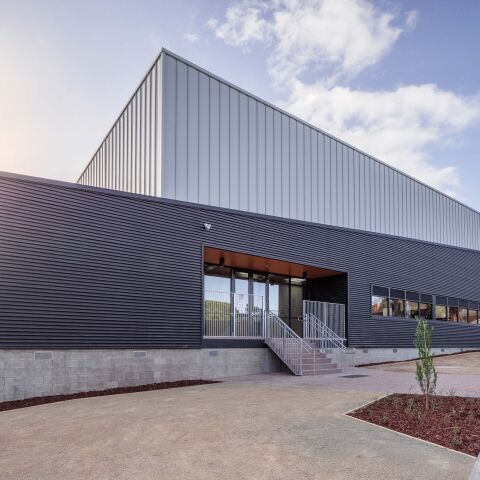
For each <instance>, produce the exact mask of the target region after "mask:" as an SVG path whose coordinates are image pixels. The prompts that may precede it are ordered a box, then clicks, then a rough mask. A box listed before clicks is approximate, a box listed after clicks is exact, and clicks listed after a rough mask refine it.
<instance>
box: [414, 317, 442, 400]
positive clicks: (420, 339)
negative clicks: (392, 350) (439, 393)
mask: <svg viewBox="0 0 480 480" xmlns="http://www.w3.org/2000/svg"><path fill="white" fill-rule="evenodd" d="M432 332H433V327H429V326H428V322H427V320H425V319H420V318H418V319H417V330H416V333H415V342H414V343H415V346H416V347H417V349H418V357H419V360H418V361H417V373H416V376H417V382H418V385H419V386H420V388H421V390H422V392H423V394H424V395H425V409H426V410H428V406H429V405H428V403H429V402H428V400H429V397H430V395H435V388H436V386H437V371H436V370H435V366H434V365H433V354H432Z"/></svg>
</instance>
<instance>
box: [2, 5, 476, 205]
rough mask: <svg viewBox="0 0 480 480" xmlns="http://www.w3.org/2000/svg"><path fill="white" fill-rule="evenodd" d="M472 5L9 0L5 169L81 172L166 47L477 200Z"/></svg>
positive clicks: (56, 174) (64, 174) (66, 175)
mask: <svg viewBox="0 0 480 480" xmlns="http://www.w3.org/2000/svg"><path fill="white" fill-rule="evenodd" d="M479 19H480V3H479V2H477V1H460V2H438V1H431V2H429V1H422V2H414V1H396V2H390V1H380V2H369V1H367V0H274V1H272V2H269V3H265V2H263V3H262V2H258V1H255V0H234V1H229V2H223V1H198V0H197V1H179V2H167V1H165V2H159V1H156V2H154V1H135V2H133V1H107V0H105V1H101V2H100V1H99V2H92V1H82V2H73V1H71V2H70V1H65V0H64V1H50V0H44V1H42V2H38V1H32V2H29V1H18V0H17V1H10V0H8V1H7V0H0V65H1V67H0V68H1V72H2V73H1V75H0V170H4V171H11V172H18V173H24V174H29V175H35V176H41V177H47V178H55V179H62V180H67V181H75V180H76V178H77V176H78V174H79V173H80V172H81V170H82V169H83V167H84V165H85V164H86V162H87V161H88V159H89V158H90V156H91V155H92V153H93V152H94V150H95V149H96V147H97V146H98V144H99V142H100V140H101V138H102V137H103V136H104V135H105V133H106V132H107V130H108V128H109V127H110V126H111V125H112V123H113V121H114V120H115V117H116V116H117V114H118V113H119V112H120V110H121V109H122V107H123V106H124V104H125V102H126V101H127V99H128V97H129V95H130V94H131V93H132V91H133V89H134V88H135V86H136V85H137V84H138V82H139V81H140V79H141V78H142V76H143V74H144V73H145V71H146V69H147V68H148V66H149V65H150V64H151V62H152V61H153V60H154V58H155V56H156V55H157V53H158V51H159V49H160V48H161V47H162V46H164V47H166V48H168V49H170V50H172V51H174V52H176V53H178V54H179V55H182V56H184V57H186V58H188V59H189V60H191V61H193V62H194V63H197V64H199V65H200V66H202V67H204V68H206V69H208V70H210V71H212V72H214V73H216V74H218V75H220V76H221V77H224V78H226V79H227V80H229V81H231V82H233V83H235V84H237V85H239V86H241V87H243V88H245V89H246V90H248V91H251V92H252V93H254V94H256V95H258V96H260V97H262V98H265V99H266V100H269V101H271V102H273V103H275V104H278V105H280V106H281V107H283V108H285V109H286V110H288V111H291V112H292V113H295V114H297V115H298V116H300V117H302V118H304V119H305V120H307V121H310V122H311V123H313V124H315V125H316V126H318V127H320V128H322V129H324V130H326V131H328V132H330V133H333V134H335V135H337V136H339V137H340V138H343V139H345V140H347V141H348V142H350V143H352V144H354V145H356V146H358V147H359V148H362V149H363V150H366V151H368V152H369V153H372V154H373V155H375V156H377V157H379V158H380V159H382V160H383V161H385V162H387V163H391V164H393V165H395V166H396V167H398V168H400V169H402V170H405V171H407V172H408V173H410V174H411V175H413V176H415V177H417V178H420V179H421V180H423V181H425V182H426V183H429V184H431V185H433V186H435V187H436V188H438V189H440V190H442V191H445V192H447V193H449V194H451V195H454V196H456V197H457V198H459V199H460V200H462V201H464V202H466V203H467V204H469V205H471V206H473V207H474V208H476V209H477V210H478V209H480V198H479V196H478V195H477V190H478V187H477V184H478V180H477V175H479V174H480V163H479V155H478V153H477V152H478V151H479V150H480V148H479V147H480V135H479V134H480V95H479V91H480V86H479V78H480V66H479V62H478V50H479V46H480V30H479V29H478V27H477V25H478V20H479Z"/></svg>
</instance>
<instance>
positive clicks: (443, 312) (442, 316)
mask: <svg viewBox="0 0 480 480" xmlns="http://www.w3.org/2000/svg"><path fill="white" fill-rule="evenodd" d="M435 318H436V319H437V320H446V319H447V307H446V306H445V305H435Z"/></svg>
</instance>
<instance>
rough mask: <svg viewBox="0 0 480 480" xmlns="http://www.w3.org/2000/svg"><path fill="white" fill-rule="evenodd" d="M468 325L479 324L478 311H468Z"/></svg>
mask: <svg viewBox="0 0 480 480" xmlns="http://www.w3.org/2000/svg"><path fill="white" fill-rule="evenodd" d="M468 323H478V310H470V309H469V310H468Z"/></svg>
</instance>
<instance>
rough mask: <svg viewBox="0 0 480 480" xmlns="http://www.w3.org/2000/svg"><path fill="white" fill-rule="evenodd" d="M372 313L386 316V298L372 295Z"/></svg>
mask: <svg viewBox="0 0 480 480" xmlns="http://www.w3.org/2000/svg"><path fill="white" fill-rule="evenodd" d="M372 315H380V316H382V317H388V298H386V297H378V296H375V295H374V296H373V297H372Z"/></svg>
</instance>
